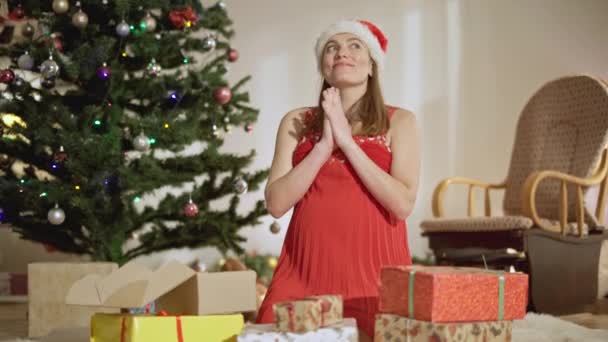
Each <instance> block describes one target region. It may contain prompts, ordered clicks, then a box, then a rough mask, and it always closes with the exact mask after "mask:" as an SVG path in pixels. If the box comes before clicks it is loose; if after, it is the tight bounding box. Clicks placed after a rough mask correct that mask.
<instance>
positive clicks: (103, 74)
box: [97, 63, 111, 81]
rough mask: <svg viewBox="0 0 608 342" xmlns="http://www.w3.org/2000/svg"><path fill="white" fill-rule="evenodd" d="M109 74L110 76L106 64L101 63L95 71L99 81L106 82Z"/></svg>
mask: <svg viewBox="0 0 608 342" xmlns="http://www.w3.org/2000/svg"><path fill="white" fill-rule="evenodd" d="M110 74H111V70H110V67H109V66H108V64H106V63H103V64H102V65H101V66H100V67H99V68H98V69H97V77H99V79H100V80H103V81H106V80H107V79H108V78H110Z"/></svg>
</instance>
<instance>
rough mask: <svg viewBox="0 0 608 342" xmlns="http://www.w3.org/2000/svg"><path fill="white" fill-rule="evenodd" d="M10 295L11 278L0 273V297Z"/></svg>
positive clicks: (7, 274)
mask: <svg viewBox="0 0 608 342" xmlns="http://www.w3.org/2000/svg"><path fill="white" fill-rule="evenodd" d="M10 295H11V276H10V274H9V273H6V272H0V296H10Z"/></svg>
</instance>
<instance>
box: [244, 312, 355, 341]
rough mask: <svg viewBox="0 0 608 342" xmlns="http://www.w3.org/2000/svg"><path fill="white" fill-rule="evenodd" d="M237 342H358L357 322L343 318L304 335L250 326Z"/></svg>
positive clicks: (263, 326) (261, 325)
mask: <svg viewBox="0 0 608 342" xmlns="http://www.w3.org/2000/svg"><path fill="white" fill-rule="evenodd" d="M238 341H239V342H313V341H315V342H316V341H338V342H358V341H359V334H358V330H357V321H356V320H355V319H354V318H345V319H343V320H342V321H341V322H339V323H335V324H332V325H328V326H326V327H322V328H319V329H317V330H313V331H308V332H305V333H292V332H281V331H277V329H276V326H275V325H274V324H250V325H246V326H245V329H243V331H242V332H241V334H240V335H239V337H238Z"/></svg>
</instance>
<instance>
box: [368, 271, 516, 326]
mask: <svg viewBox="0 0 608 342" xmlns="http://www.w3.org/2000/svg"><path fill="white" fill-rule="evenodd" d="M380 283H381V284H380V290H379V292H380V303H379V309H380V310H379V311H380V312H382V313H391V314H396V315H399V316H405V317H410V318H414V319H417V320H421V321H431V322H475V321H501V320H513V319H522V318H524V316H525V315H526V306H527V302H528V275H526V274H525V273H519V272H515V273H504V272H499V271H492V270H484V269H478V268H465V267H440V266H435V267H425V266H389V267H384V268H383V269H382V270H381V273H380Z"/></svg>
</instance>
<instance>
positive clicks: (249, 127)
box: [245, 124, 253, 133]
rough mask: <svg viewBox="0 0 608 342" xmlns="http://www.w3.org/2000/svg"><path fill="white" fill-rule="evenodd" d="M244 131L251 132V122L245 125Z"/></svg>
mask: <svg viewBox="0 0 608 342" xmlns="http://www.w3.org/2000/svg"><path fill="white" fill-rule="evenodd" d="M245 132H247V133H251V132H253V125H252V124H247V125H245Z"/></svg>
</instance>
